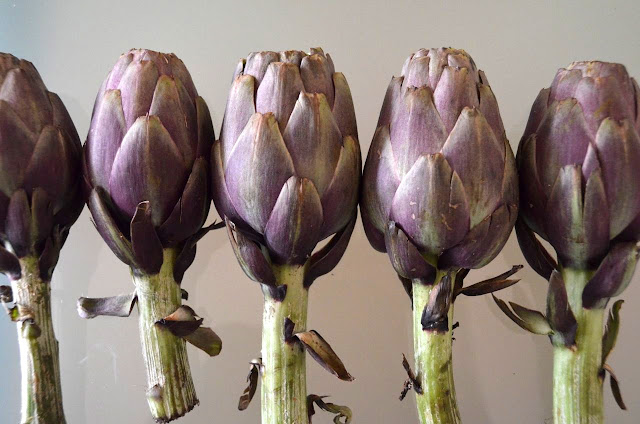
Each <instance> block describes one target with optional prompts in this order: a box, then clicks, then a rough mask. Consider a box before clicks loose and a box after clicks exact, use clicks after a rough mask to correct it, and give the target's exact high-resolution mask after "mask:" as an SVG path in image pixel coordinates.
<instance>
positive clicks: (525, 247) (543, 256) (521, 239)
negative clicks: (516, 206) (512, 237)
mask: <svg viewBox="0 0 640 424" xmlns="http://www.w3.org/2000/svg"><path fill="white" fill-rule="evenodd" d="M515 229H516V236H517V238H518V244H519V245H520V249H521V250H522V254H523V255H524V258H525V259H526V260H527V263H528V264H529V265H531V268H533V270H534V271H535V272H537V273H538V274H539V275H541V276H542V277H544V278H545V279H546V280H548V279H549V278H550V277H551V273H552V272H553V270H554V269H557V268H558V264H557V263H556V261H555V259H553V257H552V256H551V255H550V254H549V252H547V249H545V248H544V246H543V245H542V243H540V241H539V240H538V238H537V237H536V235H535V234H534V233H533V231H532V230H531V229H530V228H529V227H528V226H527V224H525V223H524V221H523V220H522V218H519V219H517V220H516V225H515Z"/></svg>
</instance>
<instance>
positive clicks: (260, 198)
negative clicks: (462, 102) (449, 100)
mask: <svg viewBox="0 0 640 424" xmlns="http://www.w3.org/2000/svg"><path fill="white" fill-rule="evenodd" d="M212 162H213V163H212V168H213V170H214V175H213V186H214V203H215V204H216V207H217V209H218V212H219V214H220V215H221V216H223V217H226V218H227V219H228V220H229V221H231V222H232V223H233V225H234V228H236V229H238V230H239V231H241V233H244V234H245V235H246V236H249V237H251V238H252V239H253V240H257V241H258V242H259V243H260V244H261V245H263V246H266V248H267V250H268V252H269V255H268V256H269V258H268V260H270V261H274V262H276V263H287V264H302V263H305V262H306V261H307V260H308V259H309V256H310V255H311V253H312V251H313V249H314V248H315V246H316V245H317V244H318V242H320V241H321V240H323V239H325V238H327V237H329V236H331V235H333V234H336V233H341V232H343V231H345V229H346V228H352V225H350V224H351V223H352V222H353V221H354V219H355V213H356V206H357V201H358V185H359V179H360V167H361V159H360V148H359V144H358V134H357V129H356V119H355V111H354V107H353V101H352V99H351V92H350V90H349V86H348V84H347V81H346V79H345V77H344V75H343V74H342V73H339V72H335V69H334V65H333V62H332V60H331V57H330V56H329V55H325V54H324V52H323V51H322V50H321V49H312V50H311V52H310V53H309V54H306V53H304V52H300V51H286V52H280V53H276V52H259V53H252V54H250V55H249V56H248V57H247V58H246V60H245V59H243V60H242V61H241V62H240V63H239V65H238V67H237V69H236V72H235V76H234V80H233V83H232V86H231V90H230V94H229V98H228V101H227V107H226V111H225V115H224V120H223V124H222V130H221V133H220V139H219V140H218V141H217V142H216V143H215V144H214V147H213V152H212ZM245 235H243V234H238V235H237V237H240V238H241V239H240V240H238V241H239V242H240V243H241V249H240V250H241V251H242V252H245V253H246V255H249V253H248V252H253V253H254V254H259V252H260V251H259V250H256V249H253V248H251V246H249V247H248V248H243V247H242V243H244V242H245V241H244V237H245ZM349 235H350V230H349ZM349 235H347V237H346V240H345V237H339V238H340V239H342V243H341V244H340V245H341V246H344V247H346V242H347V241H348V238H349ZM235 241H236V240H232V242H233V243H235ZM234 245H235V244H234ZM342 250H343V251H344V249H342ZM236 253H238V250H236ZM239 259H240V260H241V263H244V264H249V263H255V262H256V261H257V260H258V261H260V263H262V262H261V261H263V260H264V259H260V258H258V259H256V258H253V257H251V258H244V259H242V258H240V257H239ZM336 262H337V260H336ZM263 265H264V264H263ZM247 266H249V265H247ZM256 266H257V265H256ZM263 268H265V267H264V266H262V267H261V268H260V269H263ZM249 273H250V274H251V275H252V276H253V277H252V278H256V279H259V280H261V282H263V283H265V281H267V280H270V278H257V277H256V276H257V275H260V272H258V270H257V268H256V270H253V271H251V270H250V271H249ZM262 280H264V281H262Z"/></svg>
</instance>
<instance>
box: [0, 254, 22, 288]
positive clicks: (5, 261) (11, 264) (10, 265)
mask: <svg viewBox="0 0 640 424" xmlns="http://www.w3.org/2000/svg"><path fill="white" fill-rule="evenodd" d="M0 273H2V274H5V275H6V276H7V277H9V278H10V279H12V280H18V279H20V277H21V275H22V269H21V268H20V261H18V258H17V257H16V255H14V254H13V253H11V252H9V251H8V250H6V249H5V248H4V247H2V246H0Z"/></svg>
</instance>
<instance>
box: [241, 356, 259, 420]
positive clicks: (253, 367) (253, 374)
mask: <svg viewBox="0 0 640 424" xmlns="http://www.w3.org/2000/svg"><path fill="white" fill-rule="evenodd" d="M249 365H250V368H249V375H247V383H249V384H248V385H247V388H246V389H244V392H242V396H240V400H239V401H238V410H240V411H244V410H245V409H247V407H248V406H249V404H250V403H251V399H253V396H254V395H255V394H256V389H257V388H258V377H259V375H260V362H257V361H256V360H253V361H251V362H250V364H249Z"/></svg>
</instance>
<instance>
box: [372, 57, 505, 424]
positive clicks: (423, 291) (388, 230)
mask: <svg viewBox="0 0 640 424" xmlns="http://www.w3.org/2000/svg"><path fill="white" fill-rule="evenodd" d="M361 211H362V220H363V223H364V228H365V232H366V234H367V237H368V239H369V241H370V243H371V245H372V246H373V247H374V248H375V249H377V250H379V251H382V252H385V251H386V252H387V253H388V255H389V257H390V259H391V263H392V264H393V267H394V269H395V271H396V272H397V273H398V275H399V276H400V278H401V280H402V282H403V284H404V285H405V288H406V289H407V291H408V293H409V294H410V295H411V296H412V300H413V306H414V344H415V346H414V347H415V359H416V366H417V372H416V374H417V376H418V377H417V379H415V378H413V377H414V376H413V377H412V378H410V380H413V381H410V384H412V385H413V387H414V389H416V393H417V400H418V409H419V415H420V419H421V422H423V423H427V422H428V423H432V422H447V423H449V422H458V421H459V419H460V418H459V413H458V410H457V406H456V400H455V391H454V388H453V376H452V368H451V327H452V324H453V321H452V319H451V315H452V309H451V308H450V305H451V304H452V302H453V301H454V299H455V296H456V295H457V294H458V293H464V291H463V289H462V286H461V283H462V279H463V278H464V276H465V275H466V272H467V270H468V269H470V268H480V267H482V266H484V265H485V264H487V263H488V262H489V261H491V260H492V259H493V258H494V257H495V256H496V255H497V254H498V252H499V251H500V250H501V249H502V247H503V245H504V244H505V242H506V240H507V238H508V237H509V234H510V233H511V230H512V228H513V225H514V223H515V220H516V217H517V213H518V180H517V174H516V167H515V160H514V157H513V152H512V151H511V147H510V145H509V142H508V140H507V138H506V135H505V131H504V127H503V124H502V120H501V118H500V112H499V109H498V103H497V101H496V98H495V96H494V94H493V92H492V90H491V88H490V86H489V83H488V81H487V78H486V76H485V75H484V73H483V72H482V71H479V70H478V69H477V67H476V65H475V63H474V62H473V59H472V58H471V57H470V56H469V55H468V54H467V53H466V52H465V51H463V50H456V49H452V48H440V49H429V50H427V49H421V50H418V51H417V52H416V53H415V54H412V55H411V56H410V57H409V58H408V59H407V61H406V62H405V64H404V66H403V69H402V73H401V76H400V77H394V78H393V79H392V80H391V83H390V84H389V87H388V89H387V93H386V96H385V99H384V103H383V105H382V110H381V112H380V118H379V120H378V127H377V129H376V131H375V135H374V138H373V141H372V143H371V147H370V149H369V154H368V156H367V161H366V164H365V167H364V173H363V185H362V194H361ZM505 278H506V277H505ZM506 281H508V283H506ZM513 281H514V280H504V279H497V280H494V283H495V284H485V285H484V286H483V287H485V289H488V288H492V289H497V288H498V287H499V288H503V287H505V286H506V285H508V284H511V283H512V282H513ZM471 287H473V286H471ZM485 289H483V291H484V292H488V291H487V290H485ZM465 294H466V293H465ZM477 294H480V293H477ZM407 366H408V364H407ZM410 374H411V373H410Z"/></svg>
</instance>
